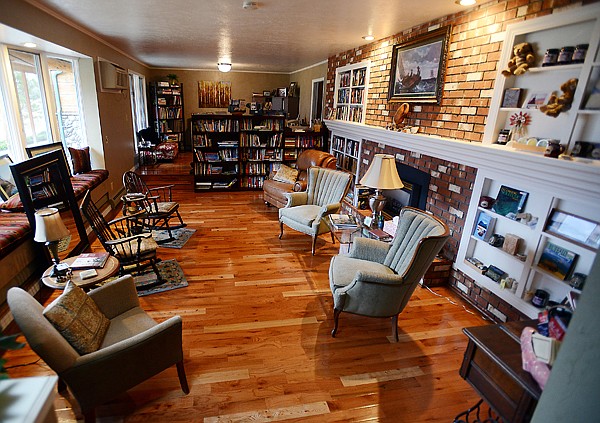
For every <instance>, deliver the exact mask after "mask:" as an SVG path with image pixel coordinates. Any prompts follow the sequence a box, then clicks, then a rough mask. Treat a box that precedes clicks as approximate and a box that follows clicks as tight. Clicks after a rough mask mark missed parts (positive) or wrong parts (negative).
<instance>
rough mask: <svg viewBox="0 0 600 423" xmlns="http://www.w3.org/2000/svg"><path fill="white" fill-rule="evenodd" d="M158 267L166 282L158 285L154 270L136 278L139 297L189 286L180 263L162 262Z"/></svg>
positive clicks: (172, 261)
mask: <svg viewBox="0 0 600 423" xmlns="http://www.w3.org/2000/svg"><path fill="white" fill-rule="evenodd" d="M156 267H158V271H159V272H160V275H161V277H162V279H163V280H164V281H165V282H163V283H162V284H160V285H156V282H157V277H156V273H154V272H153V271H152V269H150V271H148V272H144V273H142V274H141V275H138V276H134V277H133V280H134V281H135V286H136V288H137V289H138V297H143V296H145V295H150V294H156V293H157V292H163V291H170V290H172V289H177V288H183V287H186V286H188V281H187V279H186V278H185V275H184V274H183V270H181V267H180V266H179V263H177V260H175V259H172V260H164V261H160V262H158V263H157V264H156ZM146 287H147V288H146Z"/></svg>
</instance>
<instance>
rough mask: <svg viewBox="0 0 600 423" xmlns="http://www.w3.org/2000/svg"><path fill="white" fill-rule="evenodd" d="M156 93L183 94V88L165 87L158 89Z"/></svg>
mask: <svg viewBox="0 0 600 423" xmlns="http://www.w3.org/2000/svg"><path fill="white" fill-rule="evenodd" d="M156 93H157V94H158V95H165V94H169V95H181V90H180V89H175V88H163V89H162V90H158V91H157V92H156Z"/></svg>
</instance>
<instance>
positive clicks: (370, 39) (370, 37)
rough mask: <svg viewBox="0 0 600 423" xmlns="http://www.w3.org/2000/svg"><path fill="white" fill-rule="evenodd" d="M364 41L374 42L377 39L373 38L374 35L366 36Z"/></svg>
mask: <svg viewBox="0 0 600 423" xmlns="http://www.w3.org/2000/svg"><path fill="white" fill-rule="evenodd" d="M363 39H364V40H366V41H373V40H374V39H375V37H374V36H372V35H365V36H364V37H363Z"/></svg>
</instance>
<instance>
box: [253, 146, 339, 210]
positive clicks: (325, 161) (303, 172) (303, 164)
mask: <svg viewBox="0 0 600 423" xmlns="http://www.w3.org/2000/svg"><path fill="white" fill-rule="evenodd" d="M312 166H318V167H325V168H328V169H335V166H336V159H335V156H333V155H331V154H329V153H327V152H325V151H319V150H312V149H310V150H304V151H303V152H302V153H300V155H299V156H298V159H297V160H296V169H297V170H298V178H297V179H296V182H294V183H291V182H280V181H275V180H274V179H273V177H274V176H275V173H272V174H271V175H269V178H268V179H266V180H265V181H264V182H263V200H264V201H265V203H266V204H267V205H273V206H276V207H278V208H281V207H285V205H286V203H287V197H286V196H285V194H287V193H289V192H299V191H305V190H306V184H307V183H308V181H307V180H308V169H309V168H310V167H312Z"/></svg>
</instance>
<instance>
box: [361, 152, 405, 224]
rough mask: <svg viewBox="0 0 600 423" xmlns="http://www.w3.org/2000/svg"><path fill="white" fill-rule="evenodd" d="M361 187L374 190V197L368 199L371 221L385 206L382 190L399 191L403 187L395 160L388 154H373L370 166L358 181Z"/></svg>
mask: <svg viewBox="0 0 600 423" xmlns="http://www.w3.org/2000/svg"><path fill="white" fill-rule="evenodd" d="M360 183H361V185H364V186H367V187H369V188H375V195H373V196H372V197H371V198H370V199H369V207H370V208H371V211H372V212H373V220H375V218H376V217H377V216H378V215H379V213H381V210H383V206H385V197H384V196H383V195H382V194H381V190H383V189H400V188H402V187H404V184H403V183H402V180H401V179H400V176H399V175H398V170H397V169H396V160H395V159H394V156H392V155H389V154H375V157H374V158H373V161H372V162H371V166H369V169H368V170H367V173H365V176H363V177H362V179H361V180H360Z"/></svg>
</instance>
